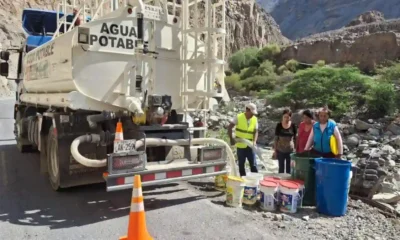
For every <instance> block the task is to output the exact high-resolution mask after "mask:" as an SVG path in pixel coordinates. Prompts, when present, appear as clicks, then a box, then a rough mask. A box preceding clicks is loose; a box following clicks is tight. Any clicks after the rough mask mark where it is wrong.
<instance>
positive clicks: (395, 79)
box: [377, 63, 400, 84]
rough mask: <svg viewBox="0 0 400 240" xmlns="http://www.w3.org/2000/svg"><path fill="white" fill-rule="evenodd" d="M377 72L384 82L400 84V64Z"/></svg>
mask: <svg viewBox="0 0 400 240" xmlns="http://www.w3.org/2000/svg"><path fill="white" fill-rule="evenodd" d="M377 72H378V74H379V75H380V78H381V79H382V80H384V81H387V82H390V83H397V84H398V83H400V63H394V64H393V65H392V66H389V67H383V68H380V69H378V70H377Z"/></svg>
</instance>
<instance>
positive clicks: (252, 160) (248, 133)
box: [228, 103, 258, 176]
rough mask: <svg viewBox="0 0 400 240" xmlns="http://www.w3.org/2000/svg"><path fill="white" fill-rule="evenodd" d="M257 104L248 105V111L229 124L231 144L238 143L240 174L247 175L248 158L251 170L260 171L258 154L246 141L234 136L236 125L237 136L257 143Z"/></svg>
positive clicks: (254, 143)
mask: <svg viewBox="0 0 400 240" xmlns="http://www.w3.org/2000/svg"><path fill="white" fill-rule="evenodd" d="M256 114H257V106H256V105H255V104H254V103H249V104H247V105H246V111H245V112H243V113H240V114H238V115H237V116H236V117H234V118H233V119H232V121H231V123H230V124H229V126H228V135H229V138H230V140H231V145H234V144H236V148H237V156H238V160H239V173H240V176H246V170H245V167H244V166H245V163H246V158H247V160H248V161H249V164H250V170H251V172H258V170H257V162H256V155H255V153H254V152H253V149H251V148H250V147H249V146H247V145H246V144H245V143H236V141H235V139H234V138H233V136H232V129H233V127H235V126H236V131H235V135H236V137H237V138H243V139H247V140H250V141H251V142H252V143H253V145H256V142H257V138H258V121H257V117H256V116H255V115H256Z"/></svg>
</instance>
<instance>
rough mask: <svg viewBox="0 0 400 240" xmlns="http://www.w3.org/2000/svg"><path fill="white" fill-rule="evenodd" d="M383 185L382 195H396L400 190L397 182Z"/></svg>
mask: <svg viewBox="0 0 400 240" xmlns="http://www.w3.org/2000/svg"><path fill="white" fill-rule="evenodd" d="M381 185H382V190H381V193H395V192H398V191H399V190H400V189H399V187H398V184H397V182H396V181H395V182H394V183H391V182H383V183H382V184H381Z"/></svg>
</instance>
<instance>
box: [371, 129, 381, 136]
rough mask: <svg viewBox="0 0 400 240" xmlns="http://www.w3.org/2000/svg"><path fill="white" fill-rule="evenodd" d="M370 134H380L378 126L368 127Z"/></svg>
mask: <svg viewBox="0 0 400 240" xmlns="http://www.w3.org/2000/svg"><path fill="white" fill-rule="evenodd" d="M368 134H370V135H372V136H379V135H380V133H379V130H378V129H376V128H370V129H368Z"/></svg>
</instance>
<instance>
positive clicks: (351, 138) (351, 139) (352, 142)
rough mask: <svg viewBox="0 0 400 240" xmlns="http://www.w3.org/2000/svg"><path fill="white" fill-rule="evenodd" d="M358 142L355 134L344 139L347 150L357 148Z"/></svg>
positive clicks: (358, 138)
mask: <svg viewBox="0 0 400 240" xmlns="http://www.w3.org/2000/svg"><path fill="white" fill-rule="evenodd" d="M359 142H360V136H359V135H357V134H352V135H350V136H348V137H347V139H346V145H347V146H348V147H349V148H355V147H357V146H358V144H359Z"/></svg>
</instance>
